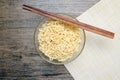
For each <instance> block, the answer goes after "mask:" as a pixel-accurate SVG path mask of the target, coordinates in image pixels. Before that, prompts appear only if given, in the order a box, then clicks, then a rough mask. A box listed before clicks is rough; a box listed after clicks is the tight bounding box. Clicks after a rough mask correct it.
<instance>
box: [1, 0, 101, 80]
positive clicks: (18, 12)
mask: <svg viewBox="0 0 120 80" xmlns="http://www.w3.org/2000/svg"><path fill="white" fill-rule="evenodd" d="M98 1H99V0H0V80H73V78H72V76H71V75H70V74H69V72H68V71H67V70H66V68H65V67H64V65H59V66H58V65H53V64H50V63H47V62H46V61H44V60H42V59H41V58H40V56H39V55H38V53H37V52H36V50H35V48H34V40H33V35H34V30H35V27H36V26H37V25H38V23H39V22H40V21H41V20H42V18H43V17H42V16H39V15H36V14H33V13H31V12H28V11H25V10H22V8H21V6H22V4H29V5H31V6H34V7H38V8H42V9H44V10H47V11H51V12H55V13H67V14H70V15H73V16H75V17H76V16H78V15H80V14H81V13H83V12H84V11H86V10H87V9H88V8H90V7H91V6H92V5H94V4H95V3H97V2H98Z"/></svg>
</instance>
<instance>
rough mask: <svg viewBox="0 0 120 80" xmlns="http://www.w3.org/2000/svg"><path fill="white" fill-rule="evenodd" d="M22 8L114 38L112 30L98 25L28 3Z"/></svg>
mask: <svg viewBox="0 0 120 80" xmlns="http://www.w3.org/2000/svg"><path fill="white" fill-rule="evenodd" d="M23 9H25V10H28V11H31V12H33V13H36V14H39V15H43V16H45V17H49V18H51V19H54V20H58V21H61V22H64V23H67V24H71V25H74V26H77V27H79V28H81V29H84V30H87V31H90V32H93V33H96V34H99V35H102V36H105V37H108V38H111V39H113V38H114V33H113V32H110V31H107V30H104V29H101V28H98V27H95V26H92V25H89V24H86V23H82V22H79V21H76V20H73V19H70V18H67V17H63V16H61V15H58V14H55V13H51V12H47V11H44V10H41V9H38V8H34V7H31V6H28V5H23Z"/></svg>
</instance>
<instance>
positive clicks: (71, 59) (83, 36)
mask: <svg viewBox="0 0 120 80" xmlns="http://www.w3.org/2000/svg"><path fill="white" fill-rule="evenodd" d="M60 15H62V16H66V17H69V18H72V19H74V18H73V17H71V16H68V15H66V14H60ZM49 20H51V19H49V18H46V17H44V19H43V20H42V21H40V23H39V24H38V26H37V27H36V28H35V32H34V44H35V48H36V50H37V52H38V53H39V55H40V56H41V57H42V58H43V59H44V60H45V61H47V62H49V63H52V64H66V63H69V62H71V61H73V60H74V59H76V58H77V57H78V56H79V55H80V54H81V52H82V50H83V48H84V46H85V41H86V36H85V31H84V30H83V29H80V34H81V35H80V40H81V42H80V45H79V47H78V51H77V52H75V53H74V54H73V56H72V57H71V58H69V59H67V60H66V61H63V62H60V61H57V60H53V61H51V60H49V58H48V57H47V56H45V55H44V53H42V51H40V50H39V46H40V44H39V41H38V33H39V29H40V28H42V25H43V24H44V23H45V22H46V21H49Z"/></svg>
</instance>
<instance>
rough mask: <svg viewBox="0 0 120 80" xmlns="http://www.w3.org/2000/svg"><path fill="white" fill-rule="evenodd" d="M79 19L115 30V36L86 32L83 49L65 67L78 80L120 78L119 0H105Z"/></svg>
mask: <svg viewBox="0 0 120 80" xmlns="http://www.w3.org/2000/svg"><path fill="white" fill-rule="evenodd" d="M77 20H79V21H81V22H85V23H88V24H90V25H94V26H97V27H100V28H103V29H106V30H109V31H112V32H114V33H115V38H114V39H109V38H106V37H103V36H100V35H97V34H94V33H91V32H87V31H86V44H85V47H84V50H83V52H82V53H81V55H80V56H79V57H78V58H77V59H75V60H74V61H72V62H71V63H69V64H66V65H65V67H66V68H67V69H68V71H69V72H70V73H71V75H72V76H73V78H74V79H75V80H120V0H102V1H100V2H98V3H97V4H96V5H95V6H93V7H92V8H90V9H89V10H88V11H86V12H85V13H83V14H82V15H81V16H78V17H77Z"/></svg>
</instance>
